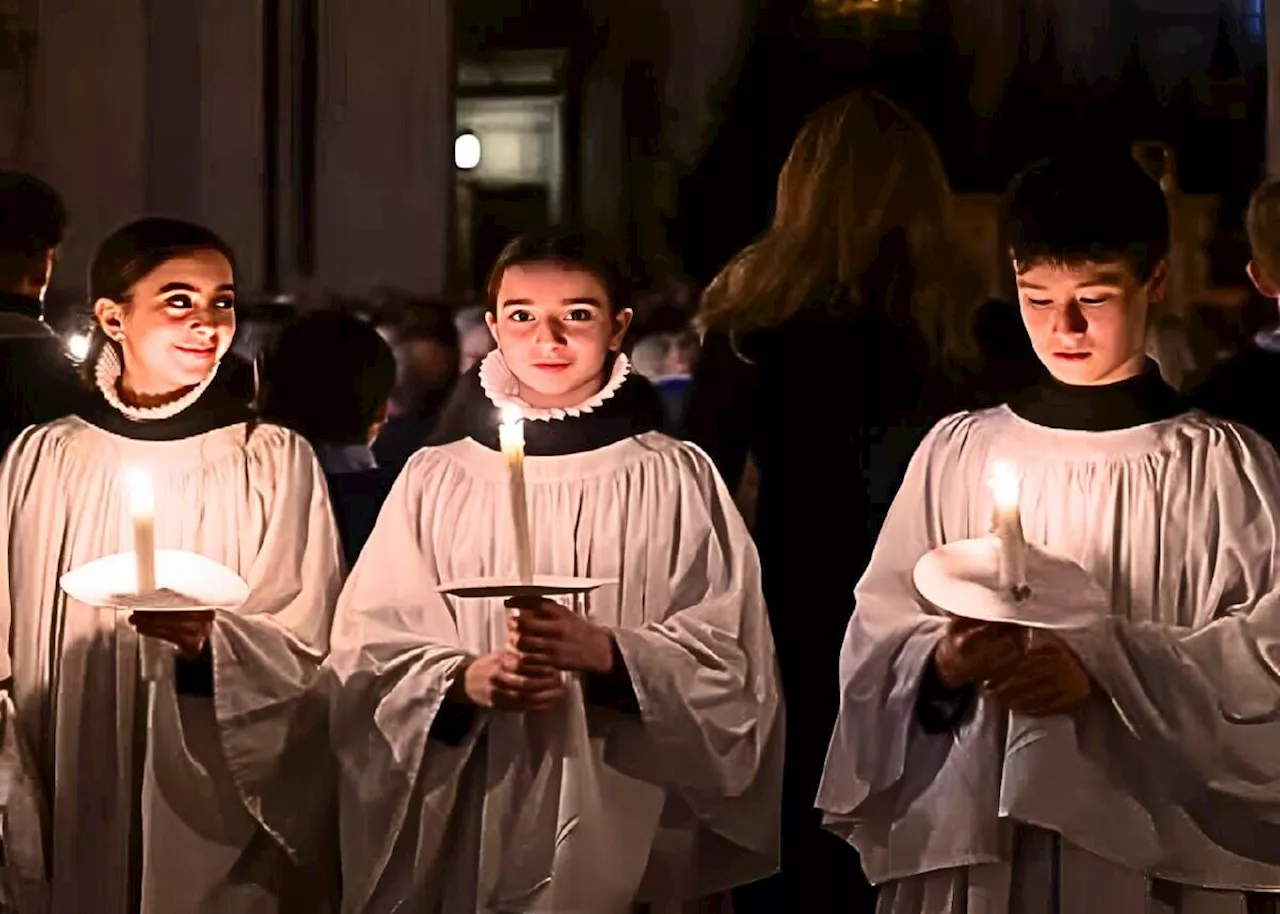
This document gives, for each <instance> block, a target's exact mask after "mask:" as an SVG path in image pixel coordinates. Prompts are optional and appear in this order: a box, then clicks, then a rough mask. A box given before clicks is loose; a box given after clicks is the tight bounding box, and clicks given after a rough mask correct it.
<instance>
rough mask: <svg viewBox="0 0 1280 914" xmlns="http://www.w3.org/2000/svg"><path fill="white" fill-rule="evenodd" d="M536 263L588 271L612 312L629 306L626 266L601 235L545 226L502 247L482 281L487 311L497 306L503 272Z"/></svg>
mask: <svg viewBox="0 0 1280 914" xmlns="http://www.w3.org/2000/svg"><path fill="white" fill-rule="evenodd" d="M536 263H549V264H558V265H560V266H564V267H568V268H570V269H574V270H581V271H583V272H584V273H590V274H591V275H592V276H594V277H595V278H596V279H597V280H598V281H599V282H600V285H601V286H603V287H604V291H605V295H607V296H608V298H609V307H610V309H611V310H612V312H613V313H614V314H617V313H618V312H619V311H622V310H624V309H626V308H627V307H629V305H628V302H629V298H630V296H629V291H630V290H629V288H628V282H627V271H626V268H625V267H624V265H623V261H622V258H621V257H619V256H618V255H617V253H616V252H615V251H614V250H613V249H612V247H611V246H610V245H609V244H608V243H607V242H606V241H605V240H604V239H603V238H602V237H601V236H599V235H596V234H594V233H592V232H588V231H583V230H579V229H548V230H545V231H541V232H530V233H526V234H524V235H517V236H516V237H515V238H513V239H512V240H511V241H510V242H508V243H507V246H506V247H504V248H503V249H502V253H500V254H499V255H498V259H497V260H495V261H494V263H493V268H492V269H491V270H489V279H488V282H487V283H486V284H485V292H486V300H487V304H488V308H489V310H490V311H496V310H497V308H498V289H499V288H500V287H501V286H502V276H503V274H504V273H506V272H507V270H509V269H511V268H512V267H518V266H524V265H526V264H536Z"/></svg>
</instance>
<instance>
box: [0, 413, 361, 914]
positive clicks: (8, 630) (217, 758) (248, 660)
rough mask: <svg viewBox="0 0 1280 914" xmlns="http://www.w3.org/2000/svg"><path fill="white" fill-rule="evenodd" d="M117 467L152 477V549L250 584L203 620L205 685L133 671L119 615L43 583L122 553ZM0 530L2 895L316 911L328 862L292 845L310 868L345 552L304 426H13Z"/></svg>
mask: <svg viewBox="0 0 1280 914" xmlns="http://www.w3.org/2000/svg"><path fill="white" fill-rule="evenodd" d="M126 467H138V468H140V469H142V470H144V471H145V472H146V473H147V474H148V475H149V476H150V478H151V480H152V483H153V486H154V489H155V499H156V521H155V524H156V526H155V531H156V546H157V548H160V549H184V550H190V551H193V552H198V553H200V554H202V555H205V556H207V557H209V558H211V559H214V560H215V561H218V562H221V563H222V564H224V565H225V566H227V567H228V568H230V569H231V570H233V571H235V572H237V573H238V574H240V575H241V576H242V577H243V578H245V579H246V580H247V581H248V583H249V586H250V590H251V595H250V597H249V600H248V602H247V603H245V605H243V606H242V607H240V608H239V609H237V610H236V611H235V612H226V613H221V612H220V613H219V614H218V616H217V618H216V620H215V622H214V625H213V632H212V636H211V639H210V645H211V649H212V656H213V678H214V697H213V698H212V699H211V698H209V697H199V696H191V695H181V696H180V695H177V694H176V692H175V688H174V678H173V664H172V663H168V664H164V665H163V667H164V669H163V674H162V677H161V680H160V681H159V682H156V683H155V685H154V687H151V688H148V686H147V684H146V683H145V682H144V681H143V680H142V674H143V672H144V671H142V670H141V669H140V666H139V654H140V650H139V643H140V639H139V638H138V636H137V634H136V633H135V631H134V629H133V628H132V627H131V626H130V625H129V623H128V614H127V613H117V612H114V611H112V610H105V609H96V608H90V607H88V606H85V605H83V604H80V603H78V602H77V601H75V600H72V599H70V598H68V597H67V596H65V595H64V594H63V592H62V591H61V590H60V589H59V586H58V580H59V578H60V576H61V575H62V574H63V573H64V572H66V571H68V570H70V569H72V568H75V567H77V566H79V565H82V564H84V563H85V562H88V561H91V560H93V559H96V558H99V557H101V556H105V555H109V554H112V553H116V552H130V551H132V549H133V545H132V525H131V520H130V517H129V514H128V505H127V495H126V491H125V489H126V487H125V485H124V481H123V479H122V476H123V470H124V469H125V468H126ZM0 540H2V541H3V542H0V581H3V582H4V586H0V645H3V647H4V650H3V651H0V676H3V677H9V676H12V688H11V691H10V692H9V693H6V694H4V695H3V698H2V699H0V709H2V716H3V736H2V737H0V739H2V743H0V815H2V819H0V821H2V822H3V829H4V832H3V839H4V851H5V855H6V860H5V864H6V865H5V867H4V873H3V877H4V886H5V889H6V890H7V891H8V893H9V894H10V895H11V896H18V897H19V898H20V900H19V901H18V902H17V905H16V908H17V911H18V912H19V914H40V912H46V911H48V912H52V914H87V912H94V914H135V912H138V911H139V910H140V911H141V912H143V914H274V912H282V914H283V912H294V911H298V912H308V914H310V912H320V911H324V910H327V909H328V908H327V907H324V906H323V905H327V904H329V903H330V902H329V900H328V899H326V898H324V897H323V896H324V893H325V887H324V886H323V879H322V878H320V875H318V874H323V873H324V868H323V867H321V868H320V869H318V870H317V871H315V872H307V871H305V870H304V869H303V868H299V867H295V866H294V865H293V864H292V863H290V862H289V857H290V856H293V857H295V858H298V859H299V860H300V861H301V863H302V866H303V867H319V866H320V862H319V860H318V857H319V855H320V850H319V848H320V843H319V842H322V841H323V837H324V836H323V829H325V828H326V827H328V828H329V829H330V830H331V831H332V828H333V825H332V823H331V822H328V823H326V822H325V821H323V819H324V816H325V814H326V806H327V804H326V803H325V796H324V793H323V790H324V788H323V787H322V786H320V784H321V782H322V780H323V778H324V772H325V770H326V765H325V754H324V753H325V749H326V744H327V739H326V737H325V735H324V727H325V720H326V718H325V707H324V705H323V703H322V702H318V701H317V700H316V698H315V695H314V693H312V692H311V691H310V690H311V688H312V687H313V686H314V679H315V676H316V671H317V669H318V666H319V662H320V660H321V658H322V656H323V654H324V651H325V649H326V645H327V638H328V632H329V626H330V623H331V617H332V608H333V606H334V604H335V603H336V599H337V593H338V589H339V585H340V574H341V570H340V564H339V563H340V558H339V547H338V541H337V535H336V531H335V528H334V524H333V520H332V517H331V514H330V509H329V503H328V494H327V491H326V489H325V486H324V482H323V476H322V475H321V473H320V470H319V467H318V466H317V465H316V462H315V458H314V457H313V456H312V453H311V450H310V448H309V447H308V446H307V444H306V443H305V442H304V441H303V440H302V439H301V438H299V437H298V436H296V435H294V434H293V433H292V432H288V431H285V430H284V429H281V428H278V427H275V426H271V425H257V426H255V427H254V428H253V429H252V431H250V430H249V429H248V427H247V426H246V425H245V424H243V423H241V424H237V425H232V426H229V427H225V428H221V429H217V430H215V431H212V432H208V433H206V434H202V435H199V436H196V437H192V438H188V439H184V440H176V441H138V440H132V439H127V438H122V437H119V436H117V435H113V434H110V433H108V432H105V431H102V430H100V429H98V428H96V427H94V426H92V425H89V424H87V423H85V422H84V421H83V420H81V419H79V418H75V417H72V418H68V419H63V420H59V421H57V422H54V423H51V424H48V425H44V426H38V427H35V428H32V429H28V430H27V431H26V432H24V433H23V435H22V436H21V437H20V438H19V439H18V441H17V442H16V443H15V444H14V446H13V448H12V449H11V450H10V451H9V453H8V456H7V458H6V459H5V461H4V463H3V466H2V468H0ZM159 646H160V647H162V648H167V646H165V645H159ZM148 718H149V723H148ZM330 786H331V785H330ZM308 851H309V852H310V854H311V857H310V859H308V858H307V856H306V855H307V854H308ZM330 869H332V868H330Z"/></svg>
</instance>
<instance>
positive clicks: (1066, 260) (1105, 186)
mask: <svg viewBox="0 0 1280 914" xmlns="http://www.w3.org/2000/svg"><path fill="white" fill-rule="evenodd" d="M1002 209H1003V212H1002V214H1001V223H1002V224H1001V232H1002V237H1003V238H1004V241H1005V243H1006V244H1007V245H1008V253H1009V255H1010V256H1011V257H1012V258H1013V262H1014V265H1015V268H1016V269H1017V270H1019V271H1022V270H1025V269H1027V268H1028V267H1030V266H1032V265H1034V264H1037V263H1049V264H1053V265H1055V266H1074V265H1078V264H1081V263H1086V262H1094V263H1105V262H1108V261H1115V260H1119V261H1123V262H1125V263H1126V264H1128V266H1129V268H1130V269H1132V270H1133V273H1134V276H1135V277H1137V279H1138V281H1139V282H1146V281H1147V280H1148V279H1150V278H1151V275H1152V273H1153V272H1154V271H1155V268H1156V265H1157V264H1159V263H1160V262H1161V261H1162V260H1164V259H1165V258H1166V257H1168V255H1169V209H1168V204H1167V203H1166V201H1165V197H1164V192H1163V191H1162V190H1161V189H1160V185H1159V184H1157V183H1156V182H1155V181H1154V180H1152V178H1151V176H1150V175H1148V174H1147V173H1146V172H1145V171H1144V170H1143V169H1142V167H1141V166H1140V165H1138V163H1137V162H1136V161H1134V159H1133V157H1132V156H1130V155H1126V154H1123V153H1121V152H1118V151H1117V152H1114V153H1098V154H1090V153H1072V154H1067V155H1061V156H1054V157H1052V158H1048V159H1042V160H1041V161H1038V162H1035V163H1034V164H1032V165H1030V166H1028V167H1027V168H1026V169H1024V170H1023V171H1022V172H1020V173H1019V174H1018V176H1017V177H1015V178H1014V179H1013V182H1012V183H1011V184H1010V185H1009V189H1008V191H1007V192H1006V194H1005V198H1004V204H1003V208H1002Z"/></svg>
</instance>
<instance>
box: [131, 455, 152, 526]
mask: <svg viewBox="0 0 1280 914" xmlns="http://www.w3.org/2000/svg"><path fill="white" fill-rule="evenodd" d="M125 488H126V489H127V490H128V493H129V514H130V515H131V516H132V517H135V518H136V517H141V516H144V515H145V516H151V515H154V514H155V511H156V493H155V490H154V489H152V488H151V477H150V476H148V475H147V474H146V472H145V471H143V470H140V469H137V468H136V467H134V468H131V469H129V470H127V471H126V472H125Z"/></svg>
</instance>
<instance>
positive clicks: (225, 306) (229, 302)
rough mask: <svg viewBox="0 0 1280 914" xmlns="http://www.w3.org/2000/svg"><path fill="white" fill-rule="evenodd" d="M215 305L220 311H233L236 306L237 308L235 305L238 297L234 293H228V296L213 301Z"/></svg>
mask: <svg viewBox="0 0 1280 914" xmlns="http://www.w3.org/2000/svg"><path fill="white" fill-rule="evenodd" d="M213 306H214V307H215V308H217V309H218V310H219V311H231V310H234V308H235V306H236V299H235V296H234V295H228V296H226V297H225V298H220V299H218V300H217V301H215V302H214V303H213Z"/></svg>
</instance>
